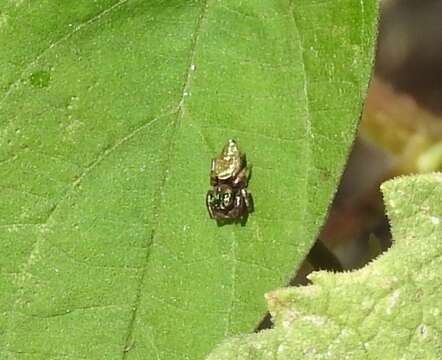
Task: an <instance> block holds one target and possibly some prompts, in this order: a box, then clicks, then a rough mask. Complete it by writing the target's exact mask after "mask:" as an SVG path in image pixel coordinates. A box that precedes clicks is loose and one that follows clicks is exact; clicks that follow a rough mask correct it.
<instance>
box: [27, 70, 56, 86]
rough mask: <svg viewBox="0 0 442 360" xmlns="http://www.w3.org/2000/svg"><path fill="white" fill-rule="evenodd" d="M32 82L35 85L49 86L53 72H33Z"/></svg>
mask: <svg viewBox="0 0 442 360" xmlns="http://www.w3.org/2000/svg"><path fill="white" fill-rule="evenodd" d="M29 79H30V80H31V84H32V86H34V87H38V88H45V87H48V86H49V81H50V80H51V74H50V73H49V71H45V70H39V71H36V72H34V73H32V74H31V76H30V78H29Z"/></svg>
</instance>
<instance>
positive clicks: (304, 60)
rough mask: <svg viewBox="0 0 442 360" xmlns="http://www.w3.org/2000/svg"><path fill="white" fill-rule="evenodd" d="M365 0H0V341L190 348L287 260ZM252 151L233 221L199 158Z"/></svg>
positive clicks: (367, 42) (255, 316)
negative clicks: (211, 204) (224, 218)
mask: <svg viewBox="0 0 442 360" xmlns="http://www.w3.org/2000/svg"><path fill="white" fill-rule="evenodd" d="M375 17H376V2H375V1H354V0H338V1H337V0H326V1H324V0H320V1H312V0H297V1H293V2H289V1H279V0H278V1H277V0H265V1H252V0H247V1H233V0H223V1H215V0H209V1H183V0H171V1H159V0H158V1H141V0H138V1H137V0H119V1H115V0H113V1H111V0H101V1H90V0H80V1H76V2H75V4H70V3H69V2H66V1H55V0H44V1H37V2H36V1H30V0H14V1H13V0H0V44H1V51H0V122H1V124H0V192H1V195H0V196H1V202H0V221H1V224H0V244H1V247H0V314H1V316H0V358H1V359H45V360H47V359H75V360H79V359H87V360H93V359H100V360H101V359H106V360H108V359H154V358H157V359H168V360H169V359H182V358H189V359H197V358H201V357H202V356H203V354H205V353H207V351H209V350H210V349H211V348H212V347H213V345H214V344H216V343H218V342H219V341H220V340H221V339H222V338H223V337H224V336H225V335H229V334H235V333H238V332H241V331H249V330H252V329H253V328H254V326H255V325H256V323H257V322H258V321H259V318H260V316H262V314H263V313H264V311H265V304H264V301H263V300H262V296H261V294H262V293H264V292H265V291H268V290H270V289H272V288H274V287H276V286H279V285H282V284H284V283H285V282H286V281H287V279H288V278H289V277H290V275H291V273H292V271H293V269H294V268H295V267H296V266H297V265H298V264H299V263H300V261H302V259H303V257H304V256H305V254H306V252H307V251H308V249H309V247H310V246H311V243H312V242H313V241H314V238H315V235H316V233H317V231H318V227H319V225H320V224H321V222H322V219H323V216H324V213H325V211H326V208H327V205H328V203H329V200H330V198H331V195H332V193H333V191H334V188H335V185H336V181H337V178H338V176H339V174H340V172H341V170H342V165H343V163H344V160H345V157H346V154H347V151H348V147H349V145H350V144H351V142H352V138H353V134H354V130H355V127H356V123H357V119H358V117H359V113H360V109H361V97H362V95H363V94H364V92H365V89H366V86H367V81H368V77H369V73H370V68H371V63H372V52H373V37H374V36H373V33H374V28H375ZM227 138H236V139H238V140H239V144H240V146H242V149H243V150H244V151H245V152H246V153H247V156H248V160H249V161H250V162H251V163H253V177H252V179H251V182H250V186H249V189H250V191H251V192H252V193H253V196H254V200H255V209H256V211H255V212H254V213H253V214H252V215H251V216H250V218H249V221H248V223H247V225H246V226H244V227H241V226H239V225H231V226H224V227H217V226H216V224H215V222H213V221H211V220H210V219H209V218H208V215H207V212H206V209H205V199H204V197H205V193H206V191H207V190H208V171H209V165H210V159H211V158H212V157H213V156H215V155H216V154H217V153H218V152H219V151H220V150H221V147H222V145H223V144H224V142H225V141H226V140H227Z"/></svg>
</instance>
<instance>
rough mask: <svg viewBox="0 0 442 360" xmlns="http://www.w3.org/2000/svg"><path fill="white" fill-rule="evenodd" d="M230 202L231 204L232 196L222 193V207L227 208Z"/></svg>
mask: <svg viewBox="0 0 442 360" xmlns="http://www.w3.org/2000/svg"><path fill="white" fill-rule="evenodd" d="M231 202H232V194H231V193H224V194H223V204H224V206H229V205H230V203H231Z"/></svg>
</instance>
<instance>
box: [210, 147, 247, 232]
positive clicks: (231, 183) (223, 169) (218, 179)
mask: <svg viewBox="0 0 442 360" xmlns="http://www.w3.org/2000/svg"><path fill="white" fill-rule="evenodd" d="M249 175H250V172H249V168H248V167H247V162H246V159H245V156H244V155H243V154H241V152H240V151H239V148H238V145H237V143H236V141H235V140H232V139H230V140H228V141H227V143H226V145H224V148H223V150H222V152H221V154H220V155H219V156H218V157H217V158H215V159H213V160H212V163H211V167H210V185H212V186H213V189H212V190H209V191H208V192H207V196H206V205H207V210H208V212H209V215H210V218H212V219H215V220H216V221H217V222H218V223H223V222H232V221H237V220H240V219H241V220H243V221H246V220H247V216H248V214H249V213H250V212H251V211H252V196H251V194H249V193H248V192H247V190H246V187H247V183H248V180H249Z"/></svg>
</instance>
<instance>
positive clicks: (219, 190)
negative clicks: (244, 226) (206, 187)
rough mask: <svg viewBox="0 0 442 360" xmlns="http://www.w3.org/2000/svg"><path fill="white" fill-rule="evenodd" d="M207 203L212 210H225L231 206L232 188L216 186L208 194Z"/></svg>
mask: <svg viewBox="0 0 442 360" xmlns="http://www.w3.org/2000/svg"><path fill="white" fill-rule="evenodd" d="M208 197H209V198H208V204H209V206H211V207H212V208H213V209H214V210H221V211H226V210H229V209H231V208H232V207H233V204H234V199H235V197H234V194H233V190H232V189H231V188H230V187H228V186H217V187H216V188H215V189H214V190H213V191H212V192H209V195H208Z"/></svg>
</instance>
